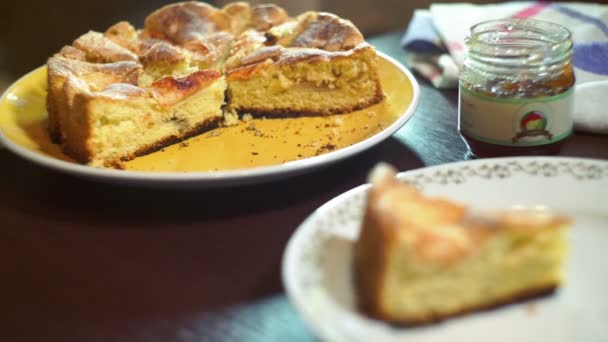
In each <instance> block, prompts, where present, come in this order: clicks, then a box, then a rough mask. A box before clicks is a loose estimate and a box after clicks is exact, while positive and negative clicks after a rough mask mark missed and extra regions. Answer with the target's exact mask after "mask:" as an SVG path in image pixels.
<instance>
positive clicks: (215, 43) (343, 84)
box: [47, 1, 384, 167]
mask: <svg viewBox="0 0 608 342" xmlns="http://www.w3.org/2000/svg"><path fill="white" fill-rule="evenodd" d="M376 59H377V56H376V52H375V49H374V48H373V47H372V46H370V45H369V44H367V43H366V42H365V40H364V39H363V36H362V35H361V33H360V32H359V30H358V29H357V28H356V27H355V26H354V25H353V24H352V23H351V22H350V21H347V20H344V19H341V18H339V17H337V16H335V15H333V14H329V13H318V12H307V13H304V14H302V15H300V16H297V17H295V18H291V17H289V16H288V14H287V13H286V12H285V10H283V9H282V8H280V7H278V6H276V5H271V4H270V5H256V6H251V5H249V4H247V3H243V2H235V3H231V4H228V5H226V6H224V7H223V8H221V9H220V8H216V7H214V6H211V5H209V4H206V3H203V2H195V1H191V2H181V3H175V4H170V5H167V6H164V7H162V8H160V9H158V10H156V11H154V12H153V13H151V14H150V15H149V16H148V17H147V18H146V19H145V22H144V27H143V28H142V29H136V28H135V27H133V26H132V25H131V24H130V23H128V22H124V21H123V22H119V23H117V24H115V25H113V26H112V27H110V28H108V29H107V30H106V31H105V32H103V33H102V32H94V31H91V32H88V33H86V34H84V35H82V36H81V37H79V38H78V39H76V40H75V41H74V42H73V43H72V44H71V45H70V46H65V47H64V48H62V49H61V51H59V52H58V53H57V54H55V55H54V56H53V57H51V58H50V59H49V61H48V63H47V68H48V93H47V110H48V122H49V132H50V135H51V137H52V138H53V140H54V141H56V142H58V143H60V144H61V146H62V148H63V150H64V151H65V152H66V153H67V154H69V155H70V156H72V157H73V158H74V159H76V160H77V161H78V162H81V163H86V164H89V165H92V166H100V167H119V166H120V162H122V161H126V160H130V159H133V158H135V157H137V156H139V155H143V154H146V153H149V152H152V151H155V150H158V149H160V148H162V147H164V146H166V145H168V144H172V143H174V142H178V141H180V140H183V139H186V138H188V137H190V136H192V135H195V134H198V133H200V132H203V131H205V130H209V129H212V128H215V127H217V126H218V125H220V124H221V123H222V122H223V120H224V119H225V118H227V116H228V115H230V116H234V114H252V115H262V116H268V117H272V116H274V117H277V116H294V115H330V114H337V113H348V112H351V111H354V110H357V109H361V108H365V107H368V106H371V105H373V104H375V103H378V102H380V101H381V100H382V99H383V98H384V94H383V92H382V89H381V85H380V82H379V77H378V73H377V61H376ZM226 121H228V120H226Z"/></svg>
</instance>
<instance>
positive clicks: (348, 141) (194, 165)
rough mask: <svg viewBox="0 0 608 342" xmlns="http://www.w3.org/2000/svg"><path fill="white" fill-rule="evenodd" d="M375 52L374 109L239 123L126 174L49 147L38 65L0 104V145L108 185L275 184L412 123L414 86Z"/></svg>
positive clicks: (42, 71)
mask: <svg viewBox="0 0 608 342" xmlns="http://www.w3.org/2000/svg"><path fill="white" fill-rule="evenodd" d="M379 54H380V56H381V57H382V58H380V77H381V80H382V85H383V88H384V92H385V93H386V99H385V100H384V101H383V102H381V103H379V104H377V105H375V106H372V107H370V108H367V109H365V110H361V111H356V112H353V113H348V114H343V115H332V116H327V117H302V118H286V119H254V120H251V121H249V122H240V123H239V124H238V125H235V126H230V127H222V128H218V129H214V130H212V131H209V132H206V133H204V134H201V135H199V136H196V137H193V138H190V139H189V140H187V141H185V142H183V143H180V144H175V145H172V146H169V147H166V148H164V149H162V150H161V151H158V152H155V153H152V154H149V155H146V156H143V157H139V158H136V159H134V160H132V161H130V162H127V163H125V164H124V167H125V170H110V169H100V168H93V167H90V166H86V165H80V164H77V163H75V162H74V161H73V160H72V159H71V158H69V157H68V156H66V155H65V154H64V153H63V152H62V151H61V149H60V148H59V146H58V145H55V144H53V143H51V141H50V138H49V135H48V132H47V129H46V124H47V122H46V121H47V113H46V109H45V96H46V67H41V68H38V69H36V70H34V71H32V72H31V73H29V74H27V75H25V76H24V77H23V78H21V79H20V80H18V81H17V82H16V83H15V84H13V85H12V86H11V87H10V88H9V89H8V90H7V91H6V93H5V94H4V95H3V96H2V98H0V133H1V134H0V141H2V143H3V144H4V145H5V146H6V147H7V148H9V149H10V150H12V151H13V152H15V153H17V154H18V155H20V156H22V157H25V158H27V159H29V160H31V161H33V162H36V163H39V164H41V165H44V166H48V167H52V168H54V169H57V170H60V171H64V172H69V173H72V174H74V175H77V176H84V177H93V178H97V179H102V180H108V181H116V182H128V183H132V182H134V183H145V184H156V185H174V184H181V183H183V184H189V185H192V184H194V183H196V184H198V185H204V186H211V185H227V184H238V183H251V182H259V181H265V180H270V179H276V178H280V177H282V176H287V175H293V174H296V173H299V172H302V171H305V170H308V169H312V168H316V167H319V166H323V165H327V164H329V163H331V162H335V161H338V160H341V159H343V158H346V157H348V156H351V155H353V154H355V153H357V152H360V151H363V150H365V149H367V148H369V147H371V146H373V145H375V144H377V143H379V142H380V141H382V140H384V139H385V138H387V137H389V136H390V135H392V134H393V133H394V132H395V131H396V130H397V129H399V128H400V127H401V126H403V124H405V122H406V121H407V120H408V119H409V118H410V117H411V115H412V114H413V112H414V109H415V107H416V105H417V103H418V97H419V89H418V84H417V83H416V80H415V79H414V78H413V77H412V75H411V73H410V72H409V71H408V70H407V69H405V68H404V67H403V66H402V65H400V64H399V63H398V62H396V61H395V60H393V59H392V58H390V57H388V56H386V55H384V54H382V53H379Z"/></svg>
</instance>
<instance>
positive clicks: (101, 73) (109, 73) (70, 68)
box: [46, 56, 142, 142]
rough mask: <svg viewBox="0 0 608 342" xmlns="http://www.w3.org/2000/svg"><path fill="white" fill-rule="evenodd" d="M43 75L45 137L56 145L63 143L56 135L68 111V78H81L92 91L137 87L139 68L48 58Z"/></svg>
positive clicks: (127, 63) (125, 63)
mask: <svg viewBox="0 0 608 342" xmlns="http://www.w3.org/2000/svg"><path fill="white" fill-rule="evenodd" d="M47 72H48V77H47V91H48V95H47V97H46V103H47V112H48V128H49V134H50V136H51V139H52V140H53V141H55V142H60V141H61V140H62V139H63V137H62V135H61V133H60V131H61V122H62V121H63V119H62V118H63V117H64V116H66V115H67V113H68V112H69V110H70V109H69V108H68V107H67V106H66V105H67V104H66V103H65V102H66V95H65V94H64V84H65V81H66V80H67V78H68V77H69V76H75V77H78V78H83V79H85V80H87V81H88V82H90V83H91V84H92V85H93V86H94V87H96V88H98V89H103V88H105V87H106V86H108V85H110V84H112V83H118V82H120V83H130V84H137V82H138V79H139V76H140V75H141V73H142V68H141V66H140V65H139V64H137V63H135V62H132V61H126V62H116V63H107V64H95V63H88V62H83V61H80V60H75V59H69V58H65V57H62V56H54V57H51V58H49V61H48V63H47Z"/></svg>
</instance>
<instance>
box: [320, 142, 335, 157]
mask: <svg viewBox="0 0 608 342" xmlns="http://www.w3.org/2000/svg"><path fill="white" fill-rule="evenodd" d="M336 147H337V146H336V145H334V144H325V145H323V146H321V147H319V149H318V150H317V152H316V153H315V155H317V156H318V155H320V154H323V153H326V152H331V151H333V150H335V149H336Z"/></svg>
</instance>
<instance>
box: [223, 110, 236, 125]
mask: <svg viewBox="0 0 608 342" xmlns="http://www.w3.org/2000/svg"><path fill="white" fill-rule="evenodd" d="M238 123H239V115H238V113H237V112H236V111H235V110H234V109H226V110H224V122H223V125H224V126H234V125H238Z"/></svg>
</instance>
